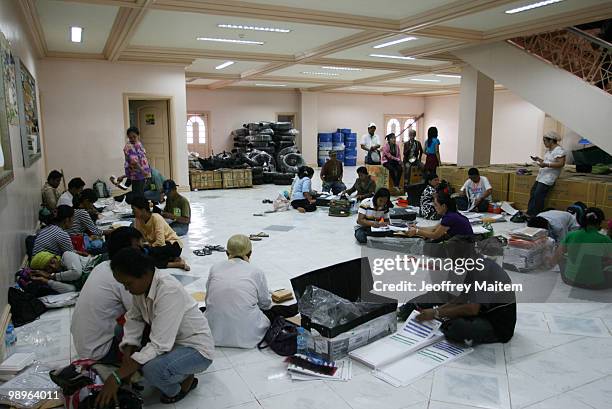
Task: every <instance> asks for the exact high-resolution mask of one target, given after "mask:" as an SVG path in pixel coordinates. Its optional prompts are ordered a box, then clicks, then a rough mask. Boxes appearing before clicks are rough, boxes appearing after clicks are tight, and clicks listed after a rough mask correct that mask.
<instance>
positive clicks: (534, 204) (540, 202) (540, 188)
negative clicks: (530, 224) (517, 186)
mask: <svg viewBox="0 0 612 409" xmlns="http://www.w3.org/2000/svg"><path fill="white" fill-rule="evenodd" d="M551 188H552V186H548V185H546V184H544V183H540V182H535V183H534V184H533V186H532V187H531V194H530V195H529V204H528V205H527V216H531V217H534V216H537V215H538V213H541V212H542V210H544V201H545V200H546V195H547V194H548V191H549V190H550V189H551Z"/></svg>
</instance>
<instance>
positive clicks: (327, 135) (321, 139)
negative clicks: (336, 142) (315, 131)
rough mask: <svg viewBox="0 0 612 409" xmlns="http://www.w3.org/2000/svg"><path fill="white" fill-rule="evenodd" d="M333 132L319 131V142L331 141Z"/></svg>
mask: <svg viewBox="0 0 612 409" xmlns="http://www.w3.org/2000/svg"><path fill="white" fill-rule="evenodd" d="M332 135H333V134H332V133H329V132H328V133H319V142H331V141H332Z"/></svg>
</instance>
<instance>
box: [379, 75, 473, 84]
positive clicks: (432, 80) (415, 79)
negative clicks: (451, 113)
mask: <svg viewBox="0 0 612 409" xmlns="http://www.w3.org/2000/svg"><path fill="white" fill-rule="evenodd" d="M419 80H425V81H419ZM387 83H395V84H413V85H419V86H421V85H427V86H430V85H431V86H433V87H435V86H444V85H459V84H461V78H447V77H438V76H437V75H435V74H419V75H411V76H409V77H405V78H398V79H394V80H389V81H387Z"/></svg>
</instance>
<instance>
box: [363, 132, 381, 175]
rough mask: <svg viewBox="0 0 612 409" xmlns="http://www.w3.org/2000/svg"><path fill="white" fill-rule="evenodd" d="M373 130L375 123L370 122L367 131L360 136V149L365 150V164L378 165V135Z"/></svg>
mask: <svg viewBox="0 0 612 409" xmlns="http://www.w3.org/2000/svg"><path fill="white" fill-rule="evenodd" d="M375 132H376V124H375V123H374V122H370V125H368V133H367V134H365V135H363V136H362V137H361V149H363V150H364V151H366V157H365V163H366V165H380V151H379V149H380V137H379V136H378V135H376V133H375Z"/></svg>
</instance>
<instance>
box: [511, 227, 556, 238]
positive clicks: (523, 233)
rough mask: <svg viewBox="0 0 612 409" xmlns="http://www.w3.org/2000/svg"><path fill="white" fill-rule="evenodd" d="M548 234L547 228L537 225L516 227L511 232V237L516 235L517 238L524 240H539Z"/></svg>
mask: <svg viewBox="0 0 612 409" xmlns="http://www.w3.org/2000/svg"><path fill="white" fill-rule="evenodd" d="M547 235H548V231H546V230H545V229H539V228H537V227H523V228H520V229H515V230H512V231H511V232H510V237H511V238H512V237H514V238H517V239H524V240H531V241H534V240H537V239H539V238H542V237H546V236H547Z"/></svg>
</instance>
